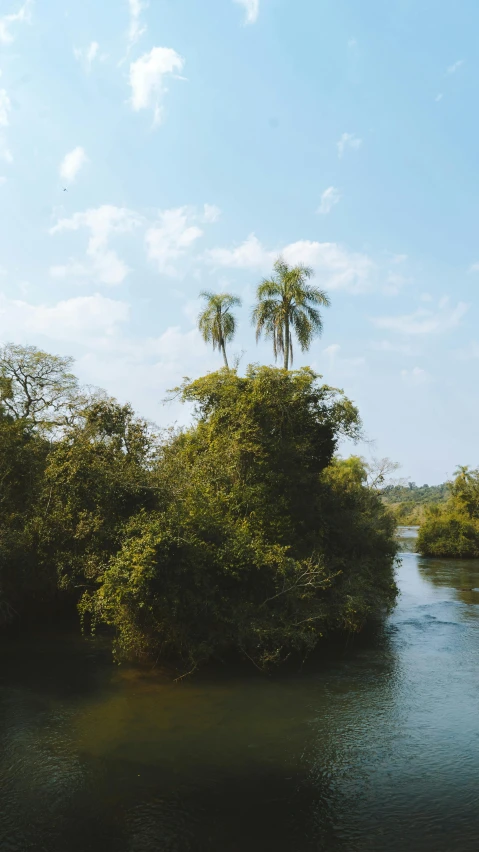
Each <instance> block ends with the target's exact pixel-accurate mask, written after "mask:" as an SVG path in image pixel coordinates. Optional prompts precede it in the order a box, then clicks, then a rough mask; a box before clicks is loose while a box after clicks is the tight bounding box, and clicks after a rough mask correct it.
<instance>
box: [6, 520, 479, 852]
mask: <svg viewBox="0 0 479 852" xmlns="http://www.w3.org/2000/svg"><path fill="white" fill-rule="evenodd" d="M407 541H408V542H409V541H412V542H414V538H413V534H412V533H411V534H410V535H409V537H408V539H407ZM398 582H399V585H400V588H401V596H400V600H399V603H398V606H397V608H396V610H395V612H394V613H393V615H392V616H391V618H390V619H389V620H388V623H387V624H386V625H385V627H384V628H383V629H382V630H379V631H375V632H371V633H367V634H365V635H363V636H362V637H360V639H359V640H354V641H353V640H350V641H349V642H348V643H347V644H346V645H344V644H343V645H342V646H340V647H335V648H331V647H329V648H328V650H327V652H326V651H325V652H324V653H323V659H322V661H321V660H320V661H318V660H315V661H314V662H313V661H310V663H309V664H308V665H307V666H305V667H304V669H303V670H302V672H300V673H298V672H289V673H287V674H283V675H282V676H277V677H272V678H262V677H261V676H260V675H258V674H257V673H256V672H250V671H249V670H248V671H247V673H245V672H244V671H241V672H237V673H235V674H231V675H230V676H228V677H226V676H225V675H224V673H223V675H222V676H218V677H217V676H216V675H215V676H213V675H212V674H208V675H206V674H203V675H201V676H199V677H197V678H196V679H193V680H190V681H187V682H183V683H182V684H181V685H176V686H175V685H173V684H171V683H170V682H169V681H167V680H165V679H162V678H161V677H159V676H158V675H157V674H156V673H154V672H153V673H147V672H140V671H138V670H135V669H126V670H123V669H117V668H115V667H113V666H111V664H110V662H109V658H108V656H107V655H106V653H105V651H104V650H103V649H101V648H99V647H98V646H97V645H91V644H90V645H85V644H84V643H82V642H80V641H77V640H72V639H69V638H65V637H62V642H59V641H58V638H55V637H52V638H45V637H44V638H43V639H41V638H40V637H35V638H34V639H31V640H24V641H23V642H19V641H9V642H7V641H6V640H3V641H2V643H0V803H1V809H0V849H1V850H2V852H4V850H6V852H24V850H34V852H43V851H44V852H65V850H68V852H85V850H90V852H100V850H101V852H108V850H112V852H150V850H151V851H152V852H153V850H155V852H203V851H204V852H216V850H217V851H218V852H242V850H248V852H256V850H258V852H259V850H261V852H263V850H265V849H274V850H275V852H283V850H284V852H309V850H328V852H366V850H373V852H375V850H377V852H379V850H381V852H383V850H386V849H387V850H392V852H396V850H397V852H399V850H401V852H402V850H403V849H404V848H408V847H409V848H410V849H411V850H418V852H433V850H434V852H446V850H447V852H449V850H451V849H455V850H459V852H473V850H474V852H476V849H477V837H478V836H479V834H478V833H479V797H478V790H479V785H478V780H479V778H478V775H479V772H478V766H479V721H478V720H479V714H478V697H479V676H478V667H477V652H478V644H479V633H478V625H479V622H478V613H479V608H478V606H477V603H478V602H479V595H477V593H473V592H464V591H461V589H463V588H475V587H479V564H474V563H470V562H467V563H464V562H454V563H451V562H444V561H441V560H423V559H421V558H419V557H418V556H417V555H416V554H415V553H413V552H411V550H406V551H405V552H404V553H403V556H402V561H401V565H400V568H399V574H398Z"/></svg>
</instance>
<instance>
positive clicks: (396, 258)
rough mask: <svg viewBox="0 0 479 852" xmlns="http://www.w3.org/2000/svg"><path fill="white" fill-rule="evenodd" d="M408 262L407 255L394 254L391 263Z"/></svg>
mask: <svg viewBox="0 0 479 852" xmlns="http://www.w3.org/2000/svg"><path fill="white" fill-rule="evenodd" d="M406 260H407V254H393V256H392V258H391V263H394V264H398V263H405V262H406Z"/></svg>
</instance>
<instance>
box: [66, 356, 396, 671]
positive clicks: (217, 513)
mask: <svg viewBox="0 0 479 852" xmlns="http://www.w3.org/2000/svg"><path fill="white" fill-rule="evenodd" d="M181 393H182V397H183V399H184V400H185V401H187V402H192V403H193V404H194V405H195V407H196V419H195V422H194V424H193V425H192V426H191V427H190V428H189V429H186V430H185V431H183V432H181V433H177V434H174V433H172V434H171V436H170V439H169V440H168V441H166V442H165V443H164V444H163V445H162V447H161V450H160V455H159V459H158V466H157V470H156V475H157V479H158V483H161V490H160V491H157V492H156V493H157V494H158V499H157V506H156V508H155V509H153V510H151V511H148V510H143V511H141V512H139V513H138V514H137V515H136V516H134V517H132V518H131V519H130V521H129V522H128V523H127V524H126V525H125V526H124V527H123V535H122V539H121V546H120V548H119V549H118V550H117V551H116V553H114V554H113V555H112V556H111V557H110V558H109V559H107V560H106V562H105V564H104V567H103V569H102V570H101V572H100V573H99V574H98V575H97V581H98V588H97V590H96V591H93V590H92V589H90V590H88V591H87V592H86V594H85V595H84V597H83V600H82V603H81V608H82V611H83V612H84V614H85V616H88V614H89V615H90V616H91V617H92V618H93V620H94V622H100V623H101V622H104V623H106V624H109V625H111V626H112V627H113V628H114V630H115V637H116V639H115V647H116V653H117V655H118V656H119V657H125V656H126V657H130V656H134V655H137V656H142V655H145V654H149V655H154V657H157V656H158V655H161V657H162V658H163V659H165V658H168V657H170V658H173V659H174V660H181V661H182V662H183V666H184V667H185V669H186V670H187V671H190V670H192V669H194V668H196V667H197V666H198V665H200V664H201V663H204V662H205V661H207V660H208V659H210V658H212V657H216V658H220V659H225V656H226V655H227V654H228V653H229V652H231V651H235V652H237V653H240V654H243V655H244V656H245V657H246V658H249V659H250V660H252V661H253V662H254V664H255V665H257V666H259V667H260V668H264V667H267V666H269V665H271V664H274V663H278V662H280V661H281V660H283V659H284V658H286V657H287V656H288V655H289V654H290V653H293V652H295V653H300V654H301V655H303V656H304V655H305V654H307V653H308V652H309V651H311V650H312V649H313V648H314V647H315V646H316V645H317V643H318V642H319V641H320V639H321V637H322V636H323V635H324V634H325V633H327V632H329V631H333V630H338V629H339V630H348V631H358V630H360V629H361V628H362V626H363V625H364V623H365V621H366V620H367V619H368V618H369V617H371V616H373V615H375V614H377V613H379V612H380V611H381V610H382V609H383V608H386V609H387V608H388V607H390V606H391V605H392V603H393V602H394V599H395V593H396V591H395V585H394V579H393V572H392V565H393V560H394V555H395V542H394V536H393V532H394V522H393V519H392V518H391V516H390V515H389V514H388V513H387V511H386V510H385V508H384V507H383V505H382V503H381V500H380V498H379V496H378V495H377V494H376V493H375V492H374V491H372V490H371V489H369V488H368V487H367V485H366V471H365V469H364V465H363V464H362V463H361V460H359V459H358V460H355V461H353V462H351V463H350V464H349V466H348V465H347V464H346V463H339V462H338V463H335V462H334V460H333V457H334V452H335V449H336V447H337V443H338V441H339V439H340V437H341V436H343V435H347V436H349V437H352V438H355V437H357V436H358V434H359V432H360V422H359V417H358V412H357V410H356V409H355V407H354V406H353V405H352V404H351V402H350V401H349V400H348V399H347V398H346V397H344V395H343V394H342V393H340V392H338V391H335V390H334V389H333V388H330V387H328V386H323V385H321V384H320V383H319V382H318V377H317V376H316V375H315V374H314V373H313V372H312V371H311V370H308V369H304V370H298V371H288V372H286V371H284V370H278V369H274V368H269V367H250V368H249V369H248V371H247V374H246V376H244V377H240V376H238V375H237V374H236V372H235V371H233V370H229V371H226V370H220V371H218V372H216V373H212V374H210V375H208V376H206V377H204V378H201V379H198V380H197V381H195V382H192V383H186V384H184V385H183V386H182V388H181Z"/></svg>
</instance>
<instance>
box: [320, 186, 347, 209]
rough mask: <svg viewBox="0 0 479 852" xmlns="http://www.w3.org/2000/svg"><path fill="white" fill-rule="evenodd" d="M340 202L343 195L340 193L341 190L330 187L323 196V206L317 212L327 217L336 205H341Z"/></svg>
mask: <svg viewBox="0 0 479 852" xmlns="http://www.w3.org/2000/svg"><path fill="white" fill-rule="evenodd" d="M340 200H341V193H340V192H339V189H336V187H335V186H328V188H327V189H325V190H324V192H323V194H322V195H321V204H320V205H319V207H318V209H317V211H316V212H317V213H320V214H321V215H322V216H326V215H327V214H328V213H330V212H331V210H332V209H333V207H334V205H335V204H339V201H340Z"/></svg>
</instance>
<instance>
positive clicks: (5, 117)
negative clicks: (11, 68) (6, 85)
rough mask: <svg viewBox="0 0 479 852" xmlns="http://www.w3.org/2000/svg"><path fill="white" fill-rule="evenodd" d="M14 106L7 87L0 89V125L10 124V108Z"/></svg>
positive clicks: (6, 125)
mask: <svg viewBox="0 0 479 852" xmlns="http://www.w3.org/2000/svg"><path fill="white" fill-rule="evenodd" d="M11 108H12V105H11V102H10V98H9V97H8V94H7V91H6V89H0V127H8V125H9V124H10V119H9V115H10V110H11Z"/></svg>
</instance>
